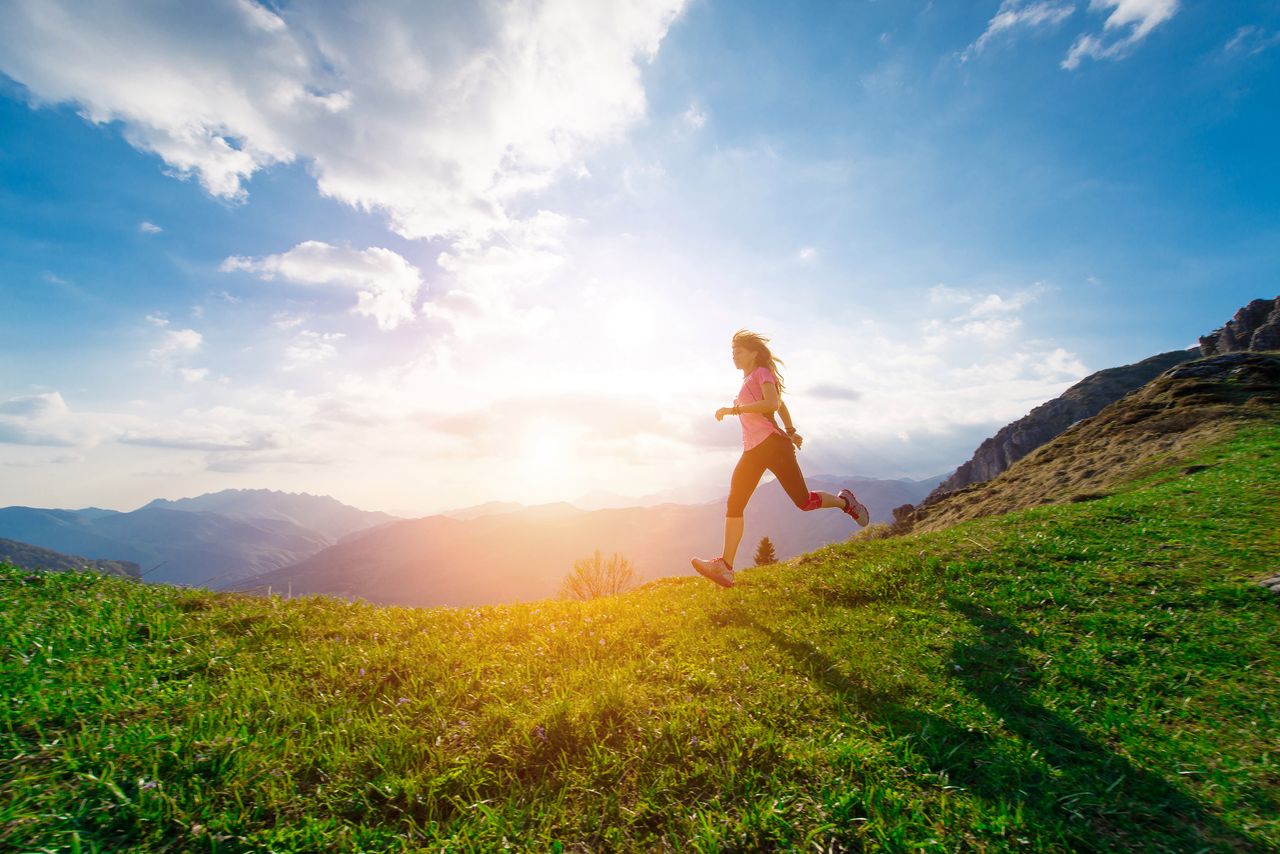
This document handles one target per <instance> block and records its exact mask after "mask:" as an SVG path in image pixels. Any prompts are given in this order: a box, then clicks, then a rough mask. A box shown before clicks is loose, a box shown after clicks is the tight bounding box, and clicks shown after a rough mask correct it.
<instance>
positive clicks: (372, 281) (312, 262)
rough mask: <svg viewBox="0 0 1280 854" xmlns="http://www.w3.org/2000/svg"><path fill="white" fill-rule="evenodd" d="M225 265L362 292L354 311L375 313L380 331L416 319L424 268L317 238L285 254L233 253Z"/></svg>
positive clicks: (227, 268) (394, 255)
mask: <svg viewBox="0 0 1280 854" xmlns="http://www.w3.org/2000/svg"><path fill="white" fill-rule="evenodd" d="M219 269H221V270H222V271H223V272H234V271H238V270H243V271H245V272H249V273H255V274H257V275H258V277H259V278H262V279H265V280H272V279H277V278H279V279H282V280H284V281H288V282H294V283H297V284H302V285H338V286H340V287H345V288H349V289H351V290H354V291H355V292H356V305H355V307H354V308H353V309H352V310H351V311H352V313H353V314H362V315H367V316H369V317H372V318H373V319H374V320H375V321H377V324H378V327H379V328H380V329H394V328H395V327H397V326H399V325H400V324H401V323H403V322H405V321H407V320H411V319H412V318H413V315H414V310H413V301H414V298H415V297H417V295H418V290H419V288H420V287H421V286H422V276H421V274H420V273H419V272H418V268H417V267H415V266H413V265H412V264H410V263H409V262H408V261H406V260H405V259H404V258H403V257H402V256H400V255H399V254H397V253H395V252H392V251H391V250H390V249H383V248H381V247H377V246H375V247H371V248H369V249H364V250H355V249H348V248H344V247H338V246H330V245H329V244H328V243H321V242H320V241H316V240H308V241H305V242H303V243H299V244H298V245H297V246H295V247H293V248H292V249H290V250H289V251H288V252H283V253H281V254H279V255H266V256H264V257H262V258H244V257H240V256H232V257H230V258H227V259H226V260H225V261H223V262H222V265H221V266H220V267H219Z"/></svg>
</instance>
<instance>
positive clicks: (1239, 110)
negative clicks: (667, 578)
mask: <svg viewBox="0 0 1280 854" xmlns="http://www.w3.org/2000/svg"><path fill="white" fill-rule="evenodd" d="M5 6H6V9H5V11H6V20H7V21H12V22H13V25H12V26H10V27H7V29H6V33H5V34H3V35H0V352H2V353H3V358H2V359H0V504H30V505H36V506H61V507H79V506H87V505H97V506H105V507H114V508H117V509H125V510H127V509H132V508H133V507H136V506H139V505H140V504H142V503H145V502H146V501H148V500H150V499H151V498H155V497H167V498H176V497H180V496H184V495H193V494H198V493H201V492H205V491H212V490H216V489H222V488H227V487H267V488H273V489H284V490H289V491H309V492H315V493H325V494H331V495H334V496H336V497H338V498H339V499H341V500H344V501H348V502H350V503H353V504H357V505H359V506H362V507H368V508H370V509H386V510H390V511H392V512H400V513H426V512H432V511H434V510H440V509H446V508H450V507H458V506H463V505H466V504H469V503H478V502H481V501H486V500H499V499H501V500H519V501H527V502H540V501H553V500H570V501H571V500H573V499H574V497H576V496H578V495H581V494H583V493H585V492H588V491H594V490H607V491H612V492H616V493H621V494H624V495H635V496H641V495H646V494H651V493H656V492H664V493H665V492H669V491H671V492H672V493H673V494H681V490H683V491H684V493H683V494H686V495H687V496H689V497H694V496H703V495H706V494H707V493H708V491H710V494H712V495H714V493H715V489H716V485H717V484H719V483H720V482H721V481H723V482H724V483H725V484H727V480H728V474H729V472H730V471H731V469H732V466H733V463H734V462H735V460H736V457H737V454H738V453H739V452H740V449H741V445H740V434H739V431H738V426H737V424H736V423H731V420H726V421H724V422H716V421H715V419H714V418H713V417H712V414H713V413H714V411H715V409H716V408H717V407H719V406H722V405H726V404H728V403H729V402H730V401H731V399H732V397H733V395H734V394H735V393H736V391H737V387H738V384H739V382H740V376H739V374H738V372H737V371H735V369H734V368H733V365H732V362H731V361H730V359H729V339H730V338H731V336H732V334H733V332H734V331H735V330H736V329H738V328H742V327H746V328H750V329H754V330H756V331H759V332H762V333H763V334H765V335H768V336H769V337H770V338H771V339H772V343H773V346H774V347H775V350H776V352H777V353H778V354H779V355H780V356H781V357H782V358H783V359H784V360H785V362H786V367H785V368H784V372H783V373H784V379H785V380H786V382H787V390H786V393H785V395H784V397H785V398H786V399H787V400H788V403H789V406H790V408H791V410H792V412H793V415H794V418H795V421H796V424H797V426H798V427H799V429H800V431H801V433H803V434H804V435H805V436H806V444H805V448H804V450H803V451H802V454H801V460H802V464H803V466H804V468H805V470H806V471H807V472H808V473H811V474H826V473H846V474H849V473H859V474H868V475H878V476H887V477H901V476H909V477H923V476H928V475H932V474H940V473H944V472H946V471H949V470H950V469H951V468H954V467H955V466H956V465H957V464H959V463H960V462H962V461H963V460H964V459H966V458H967V457H968V455H969V453H970V452H971V451H972V449H973V447H974V446H975V445H976V444H977V443H978V442H979V441H981V439H982V438H984V437H985V436H987V435H990V433H992V432H994V430H995V429H997V428H999V427H1000V426H1001V425H1003V424H1005V423H1007V422H1008V421H1010V420H1012V419H1014V418H1017V417H1019V416H1021V415H1023V414H1025V413H1026V412H1027V411H1029V410H1030V409H1031V408H1032V407H1033V406H1035V405H1037V404H1038V403H1041V402H1043V401H1044V400H1046V399H1048V398H1050V397H1053V396H1055V395H1056V394H1058V393H1060V392H1061V391H1062V390H1064V389H1065V388H1066V387H1068V386H1069V385H1071V384H1072V383H1073V382H1075V381H1076V380H1078V379H1080V378H1081V377H1083V376H1084V375H1086V374H1087V373H1089V372H1092V371H1095V370H1099V369H1101V368H1105V367H1110V366H1113V365H1117V364H1124V363H1128V362H1132V361H1137V360H1139V359H1142V358H1145V357H1146V356H1149V355H1152V354H1155V353H1158V352H1163V351H1166V350H1170V349H1175V348H1180V347H1185V346H1189V345H1192V344H1194V343H1195V340H1196V337H1197V336H1198V335H1200V334H1204V333H1206V332H1208V331H1210V330H1211V329H1213V328H1215V327H1217V326H1220V325H1221V324H1222V323H1223V322H1224V321H1225V320H1227V319H1228V318H1229V317H1230V316H1231V315H1232V314H1233V313H1234V312H1235V310H1236V309H1237V308H1239V307H1240V306H1241V305H1243V304H1244V303H1246V302H1248V301H1249V300H1250V299H1254V298H1257V297H1271V296H1275V295H1276V293H1277V291H1278V288H1277V285H1276V282H1277V280H1278V279H1280V277H1278V276H1277V273H1278V272H1280V216H1278V214H1280V201H1278V200H1280V170H1277V169H1276V168H1275V165H1274V164H1275V150H1276V145H1277V142H1278V141H1280V118H1278V116H1280V111H1278V110H1276V109H1275V105H1276V104H1277V103H1280V98H1278V97H1277V95H1278V94H1280V92H1278V91H1277V90H1278V89H1280V86H1278V85H1277V84H1278V82H1280V10H1278V9H1277V7H1276V6H1275V4H1273V3H1264V2H1253V3H1251V2H1241V3H1232V4H1215V3H1191V2H1187V0H1181V2H1178V0H1080V1H1079V2H1068V0H1033V1H1032V2H1013V0H1005V2H998V0H997V2H972V3H933V2H887V0H884V2H848V3H841V4H829V5H821V4H811V3H796V4H776V3H768V4H766V3H756V4H747V3H732V4H730V3H718V2H708V0H691V2H687V3H684V2H680V0H661V2H656V0H655V2H634V3H618V4H583V3H572V2H558V3H542V4H523V3H520V4H507V3H489V4H477V5H475V6H470V7H448V8H449V9H451V10H452V11H450V12H448V13H447V14H446V13H443V12H441V11H440V10H435V9H429V8H425V7H420V5H419V4H412V3H404V4H395V3H392V4H384V5H381V6H379V7H378V12H377V15H376V17H369V16H367V13H366V12H365V11H364V10H363V7H358V6H354V5H353V6H347V5H345V4H336V3H327V4H309V3H275V4H271V5H270V6H266V5H261V4H257V3H253V2H251V0H220V2H216V3H209V4H203V5H202V6H191V5H188V4H167V5H166V4H143V3H138V4H132V5H131V4H125V7H124V8H123V9H122V10H119V11H115V12H107V11H104V10H102V9H101V8H100V7H98V6H96V5H95V4H87V5H86V4H70V3H65V4H64V3H56V2H10V3H6V4H5Z"/></svg>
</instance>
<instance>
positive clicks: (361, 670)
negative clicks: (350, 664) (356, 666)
mask: <svg viewBox="0 0 1280 854" xmlns="http://www.w3.org/2000/svg"><path fill="white" fill-rule="evenodd" d="M360 675H361V676H363V675H364V668H363V667H361V668H360Z"/></svg>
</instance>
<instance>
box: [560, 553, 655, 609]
mask: <svg viewBox="0 0 1280 854" xmlns="http://www.w3.org/2000/svg"><path fill="white" fill-rule="evenodd" d="M635 576H636V570H635V567H634V566H632V565H631V561H629V560H627V559H626V558H625V557H623V556H622V555H620V554H619V553H618V552H614V553H613V557H611V558H609V559H608V560H607V561H606V560H605V559H604V558H603V557H601V556H600V550H599V549H596V550H595V553H594V554H593V555H592V556H591V557H589V558H583V559H581V560H575V561H574V562H573V572H571V573H569V574H568V575H566V576H565V578H564V583H563V584H561V585H560V595H561V596H562V597H563V598H565V599H598V598H599V597H601V596H612V595H614V594H615V593H621V592H622V591H623V590H626V589H627V588H628V587H630V586H631V582H632V581H634V580H635Z"/></svg>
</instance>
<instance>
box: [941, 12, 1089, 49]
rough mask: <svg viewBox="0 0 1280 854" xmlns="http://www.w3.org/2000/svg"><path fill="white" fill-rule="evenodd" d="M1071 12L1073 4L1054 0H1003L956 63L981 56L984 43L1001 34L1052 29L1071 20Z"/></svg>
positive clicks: (984, 46) (985, 44)
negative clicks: (1032, 0)
mask: <svg viewBox="0 0 1280 854" xmlns="http://www.w3.org/2000/svg"><path fill="white" fill-rule="evenodd" d="M1075 10H1076V7H1075V4H1074V3H1060V2H1054V0H1040V2H1035V3H1027V2H1026V0H1004V2H1002V3H1001V4H1000V8H999V9H998V10H996V13H995V15H994V16H993V17H992V18H991V20H990V21H989V22H988V23H987V29H986V30H985V31H983V33H982V35H980V36H978V38H977V40H976V41H974V42H973V44H971V45H969V46H968V47H967V48H965V49H964V52H963V53H961V54H960V61H961V62H966V61H968V60H969V59H970V58H971V57H973V56H974V55H976V54H979V53H982V51H983V50H984V49H985V48H986V46H987V44H988V42H990V41H991V40H992V39H993V38H995V37H996V36H998V35H1000V34H1002V33H1010V32H1012V31H1014V30H1017V29H1037V28H1040V29H1043V28H1048V27H1052V26H1056V25H1057V24H1060V23H1062V22H1063V21H1065V20H1066V19H1067V18H1069V17H1071V14H1072V13H1073V12H1075Z"/></svg>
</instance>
